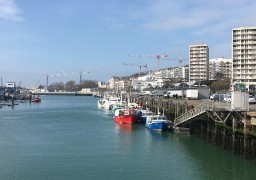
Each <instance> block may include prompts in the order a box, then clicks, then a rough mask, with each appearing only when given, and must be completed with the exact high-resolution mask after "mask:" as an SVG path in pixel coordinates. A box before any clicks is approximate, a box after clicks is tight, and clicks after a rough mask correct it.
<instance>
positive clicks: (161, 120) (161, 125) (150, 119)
mask: <svg viewBox="0 0 256 180" xmlns="http://www.w3.org/2000/svg"><path fill="white" fill-rule="evenodd" d="M146 127H147V128H149V129H152V130H155V131H164V130H167V129H171V128H172V127H173V124H172V122H171V121H168V120H167V119H166V117H165V116H164V115H148V116H147V119H146Z"/></svg>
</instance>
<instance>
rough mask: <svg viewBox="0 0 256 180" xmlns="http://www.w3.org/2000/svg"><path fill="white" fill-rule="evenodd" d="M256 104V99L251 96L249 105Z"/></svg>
mask: <svg viewBox="0 0 256 180" xmlns="http://www.w3.org/2000/svg"><path fill="white" fill-rule="evenodd" d="M255 103H256V99H255V97H254V96H252V95H249V104H255Z"/></svg>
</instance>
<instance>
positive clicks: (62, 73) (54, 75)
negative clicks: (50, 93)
mask: <svg viewBox="0 0 256 180" xmlns="http://www.w3.org/2000/svg"><path fill="white" fill-rule="evenodd" d="M85 73H89V72H86V71H77V72H74V71H73V72H60V73H57V74H46V75H44V76H43V78H46V91H47V90H48V81H49V77H63V76H68V75H71V76H72V75H76V74H79V83H80V85H81V82H82V74H85Z"/></svg>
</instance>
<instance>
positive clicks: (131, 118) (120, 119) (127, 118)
mask: <svg viewBox="0 0 256 180" xmlns="http://www.w3.org/2000/svg"><path fill="white" fill-rule="evenodd" d="M114 120H115V122H117V123H123V124H134V123H137V122H138V118H137V116H136V115H135V114H130V115H119V116H114Z"/></svg>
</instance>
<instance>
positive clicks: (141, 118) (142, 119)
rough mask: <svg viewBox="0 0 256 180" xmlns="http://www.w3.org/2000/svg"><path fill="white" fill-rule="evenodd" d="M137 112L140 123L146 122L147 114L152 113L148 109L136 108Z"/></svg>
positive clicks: (150, 114)
mask: <svg viewBox="0 0 256 180" xmlns="http://www.w3.org/2000/svg"><path fill="white" fill-rule="evenodd" d="M137 114H139V115H138V116H139V122H140V123H142V124H146V120H147V116H152V115H154V113H153V112H152V111H150V110H149V109H140V110H137Z"/></svg>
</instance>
